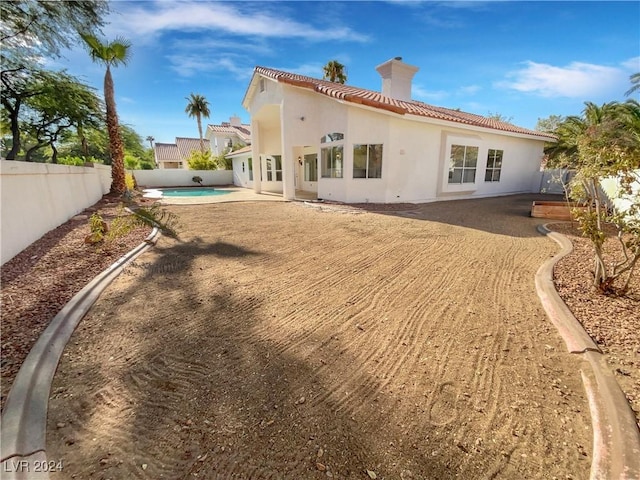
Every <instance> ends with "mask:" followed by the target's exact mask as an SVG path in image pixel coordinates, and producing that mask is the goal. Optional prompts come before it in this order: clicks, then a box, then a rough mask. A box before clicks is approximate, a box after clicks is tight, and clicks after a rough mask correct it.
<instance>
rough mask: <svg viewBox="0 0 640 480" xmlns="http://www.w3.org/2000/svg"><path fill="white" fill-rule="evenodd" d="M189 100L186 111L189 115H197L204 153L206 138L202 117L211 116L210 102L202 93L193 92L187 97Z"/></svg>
mask: <svg viewBox="0 0 640 480" xmlns="http://www.w3.org/2000/svg"><path fill="white" fill-rule="evenodd" d="M185 98H186V99H187V100H189V103H188V104H187V108H185V109H184V111H185V112H186V113H187V114H188V115H189V117H191V118H193V117H196V120H197V121H198V134H199V135H200V151H201V152H202V153H203V154H204V153H205V149H204V140H203V139H202V117H204V118H209V115H211V112H210V111H209V102H208V101H207V99H206V98H204V96H202V95H198V94H194V93H191V95H190V96H188V97H185Z"/></svg>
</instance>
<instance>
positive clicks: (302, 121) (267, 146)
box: [248, 80, 544, 203]
mask: <svg viewBox="0 0 640 480" xmlns="http://www.w3.org/2000/svg"><path fill="white" fill-rule="evenodd" d="M265 87H266V88H265V91H264V92H259V91H258V90H256V92H255V94H254V95H253V97H252V98H251V99H250V103H249V105H248V109H249V113H250V114H251V115H252V119H253V121H254V122H256V123H257V124H259V125H260V141H259V144H255V145H254V146H255V147H256V151H258V152H260V154H261V155H265V154H279V155H282V157H283V172H285V177H284V180H285V181H284V186H283V188H284V190H285V196H287V195H288V193H287V191H289V192H290V191H291V190H290V188H291V186H289V187H287V175H288V176H289V178H294V177H295V176H296V175H297V184H296V187H297V188H300V187H303V188H304V187H307V186H305V185H304V183H303V182H301V172H302V170H301V168H300V166H299V164H298V163H297V158H298V157H299V156H301V155H303V154H304V153H308V152H309V151H310V150H311V151H314V152H316V153H318V159H319V161H318V182H317V195H318V198H322V199H325V200H337V201H344V202H350V203H355V202H385V203H393V202H430V201H435V200H446V199H454V198H471V197H486V196H496V195H507V194H514V193H525V192H531V191H533V190H532V186H533V184H534V182H535V180H536V179H539V170H540V162H541V160H542V155H543V147H544V141H543V140H537V139H535V138H525V137H522V136H517V135H513V134H509V133H497V132H496V131H495V130H490V129H480V128H473V129H472V128H467V127H464V126H461V125H457V124H451V123H450V122H442V121H437V120H433V119H425V118H423V117H417V116H410V115H399V114H395V113H391V112H387V111H382V110H379V109H374V108H370V107H366V106H361V105H355V104H351V103H349V102H342V101H336V100H335V99H332V98H329V97H325V96H322V95H318V94H316V93H314V92H311V91H309V90H306V89H303V88H299V87H294V86H291V85H282V84H277V83H275V82H273V81H270V80H265ZM333 132H340V133H343V134H344V140H343V141H342V142H341V143H342V145H343V148H344V150H343V152H344V154H343V172H344V173H343V178H322V166H321V155H320V151H321V149H322V148H323V147H324V146H326V145H325V144H321V143H320V138H321V137H322V136H323V135H325V134H328V133H333ZM461 143H462V144H466V145H472V146H476V147H478V163H477V167H476V177H475V182H473V183H468V184H459V185H454V184H449V183H448V175H449V173H448V172H449V170H448V169H449V157H450V152H451V145H453V144H461ZM355 144H382V145H383V165H382V178H380V179H360V178H353V146H354V145H355ZM489 149H497V150H502V151H503V152H504V155H503V163H502V169H501V176H500V181H498V182H485V180H484V179H485V169H486V163H487V154H488V150H489ZM263 181H264V178H263ZM262 188H263V189H266V188H265V187H264V186H263V187H262ZM289 195H290V193H289Z"/></svg>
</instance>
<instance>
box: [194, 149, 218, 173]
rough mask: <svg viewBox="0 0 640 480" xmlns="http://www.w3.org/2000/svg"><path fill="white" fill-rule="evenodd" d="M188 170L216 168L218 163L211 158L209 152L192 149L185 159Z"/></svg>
mask: <svg viewBox="0 0 640 480" xmlns="http://www.w3.org/2000/svg"><path fill="white" fill-rule="evenodd" d="M187 163H188V165H189V169H190V170H217V169H218V165H217V163H216V162H215V160H214V159H213V158H211V152H204V153H202V152H199V151H198V150H192V151H191V155H189V159H188V160H187Z"/></svg>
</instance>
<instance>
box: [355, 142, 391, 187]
mask: <svg viewBox="0 0 640 480" xmlns="http://www.w3.org/2000/svg"><path fill="white" fill-rule="evenodd" d="M383 145H384V144H382V143H354V144H353V171H352V178H353V179H354V180H355V179H373V178H382V161H383V159H384V147H383ZM362 147H366V153H365V157H366V158H364V161H365V165H364V168H358V169H357V170H359V171H363V170H364V172H363V173H364V176H356V158H357V154H356V150H357V149H359V148H362ZM377 147H379V149H380V151H379V155H380V165H379V167H378V168H377V169H373V168H372V161H373V160H372V157H373V155H372V150H373V151H374V155H375V150H377ZM372 170H373V171H374V173H377V175H372V174H371V172H372Z"/></svg>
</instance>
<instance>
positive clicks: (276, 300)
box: [47, 196, 592, 480]
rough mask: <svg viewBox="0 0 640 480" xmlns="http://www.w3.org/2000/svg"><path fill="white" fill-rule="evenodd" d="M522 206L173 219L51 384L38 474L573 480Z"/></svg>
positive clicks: (585, 422) (567, 412)
mask: <svg viewBox="0 0 640 480" xmlns="http://www.w3.org/2000/svg"><path fill="white" fill-rule="evenodd" d="M532 199H533V197H530V196H518V197H510V198H509V199H504V198H502V199H501V198H497V199H487V200H475V201H458V202H446V203H438V204H429V205H423V206H414V207H411V208H412V210H411V211H405V212H396V213H393V212H387V213H362V212H356V211H351V210H341V209H339V208H331V207H322V208H319V207H309V206H305V205H304V204H301V203H227V204H213V205H203V206H174V207H170V209H171V211H173V212H175V213H177V214H178V215H179V216H180V219H181V222H182V229H181V230H180V233H181V238H180V240H179V241H176V240H172V239H170V238H167V237H162V238H161V240H160V241H159V243H158V245H157V247H156V248H154V249H152V250H151V251H149V252H148V253H146V254H144V255H143V256H142V257H140V258H139V259H138V260H137V262H136V263H135V264H134V265H133V266H131V267H129V268H128V269H127V271H126V272H125V274H123V275H121V276H120V277H119V278H118V279H117V280H116V281H115V282H114V283H113V284H112V286H111V287H109V288H108V289H107V291H106V292H105V293H104V294H103V295H102V297H101V298H100V299H99V300H98V302H97V304H96V305H95V306H94V308H93V309H92V310H91V311H90V312H89V314H88V315H87V317H86V318H85V319H84V320H83V321H82V323H81V324H80V326H79V327H78V329H77V331H76V332H75V334H74V336H73V337H72V339H71V341H70V343H69V345H68V347H67V349H66V350H65V353H64V356H63V360H62V362H61V364H60V366H59V369H58V372H57V374H56V377H55V380H54V384H53V386H52V393H51V399H50V404H49V418H48V439H47V455H48V458H49V460H56V461H60V460H62V462H63V465H64V470H63V471H62V472H58V473H56V474H55V475H52V478H53V479H63V478H64V479H68V478H78V479H80V478H82V479H89V478H96V479H129V478H149V479H160V478H171V479H187V478H207V479H234V478H236V479H248V478H256V479H257V478H260V479H266V478H274V479H275V478H278V479H280V478H285V479H314V478H316V479H320V478H341V479H342V478H344V479H365V480H366V479H370V478H378V479H404V480H407V479H453V478H464V479H494V478H500V479H514V478H518V479H537V478H545V479H553V478H558V479H569V478H571V479H586V478H588V476H589V467H590V464H591V456H592V452H591V443H592V431H591V418H590V414H589V409H588V405H587V400H586V397H585V394H584V390H583V386H582V381H581V377H580V367H581V364H580V363H579V360H578V359H577V358H576V357H573V356H571V355H570V354H568V353H566V349H565V346H564V343H563V342H562V340H561V339H560V337H559V336H558V334H557V333H556V331H555V329H554V327H553V326H552V324H551V323H550V321H549V320H547V318H546V316H545V313H544V311H543V309H542V307H541V305H540V302H539V300H538V298H537V296H536V293H535V288H534V281H533V279H534V274H535V272H536V270H537V269H538V267H539V266H540V265H541V264H542V263H543V262H544V260H546V259H547V258H549V256H551V255H553V254H554V253H555V252H556V251H557V246H556V244H555V243H554V242H552V241H551V240H550V239H548V238H545V237H543V236H541V235H539V234H538V233H536V231H535V225H536V224H537V223H540V221H539V220H538V219H532V218H529V216H528V215H529V209H530V205H531V200H532Z"/></svg>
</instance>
